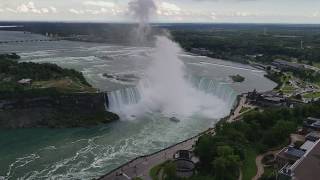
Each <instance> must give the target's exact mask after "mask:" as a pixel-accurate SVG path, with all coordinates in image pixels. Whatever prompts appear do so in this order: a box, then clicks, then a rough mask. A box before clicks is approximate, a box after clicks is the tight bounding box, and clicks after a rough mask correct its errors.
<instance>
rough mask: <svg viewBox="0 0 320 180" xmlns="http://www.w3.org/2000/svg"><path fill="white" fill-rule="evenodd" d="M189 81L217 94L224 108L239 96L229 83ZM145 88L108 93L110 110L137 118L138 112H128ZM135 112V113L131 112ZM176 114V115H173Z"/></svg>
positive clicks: (196, 78) (211, 93)
mask: <svg viewBox="0 0 320 180" xmlns="http://www.w3.org/2000/svg"><path fill="white" fill-rule="evenodd" d="M189 81H190V82H191V83H192V84H193V86H194V87H195V88H196V89H198V90H200V91H202V92H204V93H206V94H208V95H211V96H215V97H217V98H218V99H220V100H223V103H222V104H220V105H225V107H224V109H225V110H229V109H231V108H232V107H233V105H234V102H235V100H236V98H237V93H236V92H235V91H234V90H233V89H232V88H231V87H230V86H228V84H226V83H223V82H215V81H214V80H210V79H207V78H199V77H192V78H189ZM143 92H144V89H143V88H142V87H139V86H136V87H127V88H124V89H120V90H116V91H112V92H108V93H107V97H108V99H107V102H106V103H107V104H108V105H107V106H108V109H109V110H110V111H113V112H117V113H119V114H120V115H125V116H126V117H127V118H128V117H129V118H130V117H132V118H135V117H136V116H137V114H134V112H128V111H129V109H130V107H134V106H136V105H137V104H139V102H141V100H142V99H143ZM130 113H133V114H130ZM173 116H174V115H173Z"/></svg>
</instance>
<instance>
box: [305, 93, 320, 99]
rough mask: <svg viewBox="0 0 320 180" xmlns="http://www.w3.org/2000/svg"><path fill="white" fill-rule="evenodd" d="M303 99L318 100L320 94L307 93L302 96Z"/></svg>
mask: <svg viewBox="0 0 320 180" xmlns="http://www.w3.org/2000/svg"><path fill="white" fill-rule="evenodd" d="M303 97H304V98H320V92H314V93H307V94H304V95H303Z"/></svg>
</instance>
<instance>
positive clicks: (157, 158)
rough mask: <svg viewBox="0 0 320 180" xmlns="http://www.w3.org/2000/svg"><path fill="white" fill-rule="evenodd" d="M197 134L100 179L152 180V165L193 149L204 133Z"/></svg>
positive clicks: (140, 158) (138, 159) (211, 130)
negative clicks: (150, 173)
mask: <svg viewBox="0 0 320 180" xmlns="http://www.w3.org/2000/svg"><path fill="white" fill-rule="evenodd" d="M213 131H214V130H213V129H210V130H208V131H207V132H205V133H213ZM202 134H204V133H202ZM202 134H200V135H198V136H195V137H193V138H191V139H189V140H187V141H184V142H182V143H179V144H176V145H174V146H171V147H169V148H167V149H165V150H162V151H159V152H157V153H154V154H151V155H147V156H144V157H139V158H137V159H135V160H133V161H131V162H129V163H127V164H125V165H123V166H121V167H120V168H118V169H116V170H114V171H112V172H110V173H109V174H107V175H105V176H103V177H100V178H99V179H100V180H128V179H131V178H134V177H140V178H142V179H143V180H152V179H151V177H150V176H149V171H150V169H151V168H152V167H154V166H156V165H158V164H160V163H162V162H165V161H166V160H170V159H172V158H173V155H174V154H175V153H176V152H177V151H178V150H192V148H193V145H194V144H195V143H196V141H197V140H198V138H199V137H200V136H201V135H202Z"/></svg>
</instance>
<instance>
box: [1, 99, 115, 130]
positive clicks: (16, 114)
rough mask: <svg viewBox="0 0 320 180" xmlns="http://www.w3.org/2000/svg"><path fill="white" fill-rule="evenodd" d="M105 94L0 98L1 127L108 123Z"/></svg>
mask: <svg viewBox="0 0 320 180" xmlns="http://www.w3.org/2000/svg"><path fill="white" fill-rule="evenodd" d="M105 103H106V101H105V95H104V93H71V94H64V93H57V94H48V95H37V94H35V95H32V97H28V96H26V95H22V96H21V95H18V96H17V97H12V98H6V99H0V128H9V129H15V128H40V127H49V128H73V127H88V126H94V125H98V124H104V123H109V122H112V121H115V120H118V119H119V117H118V116H117V115H116V114H114V113H111V112H108V111H106V108H105Z"/></svg>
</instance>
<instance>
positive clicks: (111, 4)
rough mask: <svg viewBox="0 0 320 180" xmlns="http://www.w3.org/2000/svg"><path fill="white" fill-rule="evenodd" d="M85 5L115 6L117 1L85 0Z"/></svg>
mask: <svg viewBox="0 0 320 180" xmlns="http://www.w3.org/2000/svg"><path fill="white" fill-rule="evenodd" d="M83 5H85V6H98V7H107V8H114V7H115V3H113V2H108V1H85V2H83Z"/></svg>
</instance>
